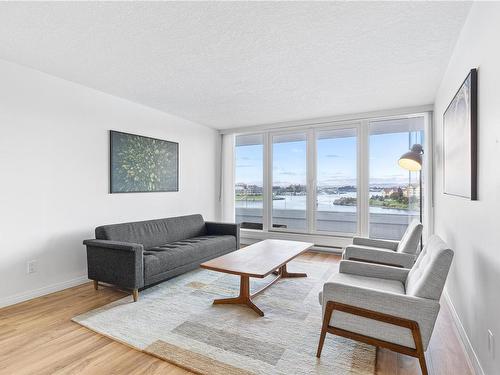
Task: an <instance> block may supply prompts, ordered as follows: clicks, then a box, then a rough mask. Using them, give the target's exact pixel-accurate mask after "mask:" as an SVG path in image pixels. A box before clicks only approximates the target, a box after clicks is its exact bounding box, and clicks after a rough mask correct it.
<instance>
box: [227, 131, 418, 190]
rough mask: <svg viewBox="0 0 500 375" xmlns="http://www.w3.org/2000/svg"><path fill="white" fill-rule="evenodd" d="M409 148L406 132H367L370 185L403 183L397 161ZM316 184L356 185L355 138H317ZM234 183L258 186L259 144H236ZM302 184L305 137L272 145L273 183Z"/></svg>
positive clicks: (405, 175) (404, 177)
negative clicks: (368, 133)
mask: <svg viewBox="0 0 500 375" xmlns="http://www.w3.org/2000/svg"><path fill="white" fill-rule="evenodd" d="M408 149H409V140H408V133H390V134H380V135H371V136H370V156H369V163H370V165H369V168H370V185H377V184H379V185H404V184H407V183H408V172H407V171H405V170H404V169H402V168H401V167H400V166H399V165H398V159H399V157H400V156H401V155H402V154H403V153H405V152H407V151H408ZM317 152H318V154H317V168H318V170H317V178H318V186H319V187H322V186H344V185H356V163H357V161H356V138H355V137H344V138H329V139H318V140H317ZM235 154H236V155H235V159H236V175H235V181H236V183H240V182H244V183H247V184H254V185H260V186H262V184H263V183H262V179H263V178H262V173H263V172H262V165H263V158H262V155H263V146H262V145H251V146H238V147H236V153H235ZM291 184H303V185H305V184H306V141H305V140H304V141H295V142H287V143H275V144H274V145H273V185H274V186H276V185H280V186H288V185H291Z"/></svg>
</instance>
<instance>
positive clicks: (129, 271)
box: [83, 240, 144, 289]
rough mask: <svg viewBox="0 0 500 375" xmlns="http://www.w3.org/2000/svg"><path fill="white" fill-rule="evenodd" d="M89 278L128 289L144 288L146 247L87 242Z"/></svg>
mask: <svg viewBox="0 0 500 375" xmlns="http://www.w3.org/2000/svg"><path fill="white" fill-rule="evenodd" d="M83 243H84V245H86V246H87V269H88V278H89V279H92V280H97V281H102V282H105V283H109V284H113V285H117V286H119V287H122V288H126V289H139V288H142V287H143V286H144V259H143V252H144V247H143V245H141V244H137V243H129V242H119V241H107V240H85V241H83Z"/></svg>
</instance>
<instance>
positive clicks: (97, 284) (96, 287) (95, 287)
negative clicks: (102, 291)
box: [94, 280, 99, 290]
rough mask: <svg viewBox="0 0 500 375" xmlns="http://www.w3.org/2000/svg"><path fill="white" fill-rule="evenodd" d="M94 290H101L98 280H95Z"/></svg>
mask: <svg viewBox="0 0 500 375" xmlns="http://www.w3.org/2000/svg"><path fill="white" fill-rule="evenodd" d="M94 289H95V290H97V289H99V283H98V281H97V280H94Z"/></svg>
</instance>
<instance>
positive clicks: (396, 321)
mask: <svg viewBox="0 0 500 375" xmlns="http://www.w3.org/2000/svg"><path fill="white" fill-rule="evenodd" d="M334 310H338V311H342V312H345V313H348V314H353V315H358V316H362V317H364V318H368V319H373V320H377V321H379V322H385V323H389V324H393V325H396V326H399V327H404V328H408V329H409V330H410V331H411V333H412V335H413V340H414V342H415V349H413V348H410V347H407V346H402V345H398V344H394V343H391V342H388V341H384V340H380V339H376V338H373V337H370V336H365V335H361V334H359V333H355V332H350V331H346V330H344V329H341V328H336V327H332V326H330V325H329V324H330V320H331V317H332V314H333V311H334ZM327 332H328V333H332V334H334V335H337V336H342V337H347V338H348V339H351V340H356V341H361V342H364V343H366V344H369V345H373V346H376V347H382V348H386V349H389V350H392V351H395V352H398V353H402V354H406V355H409V356H412V357H415V358H418V361H419V363H420V368H421V370H422V375H428V374H429V373H428V371H427V364H426V362H425V353H424V346H423V343H422V335H421V333H420V327H419V325H418V323H417V322H416V321H413V320H408V319H403V318H399V317H397V316H393V315H388V314H383V313H380V312H377V311H371V310H366V309H363V308H360V307H356V306H350V305H345V304H342V303H338V302H334V301H328V302H327V304H326V307H325V316H324V318H323V326H322V328H321V335H320V338H319V344H318V351H317V353H316V357H318V358H319V357H320V356H321V350H322V349H323V344H324V342H325V336H326V333H327Z"/></svg>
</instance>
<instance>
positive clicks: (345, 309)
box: [317, 236, 453, 374]
mask: <svg viewBox="0 0 500 375" xmlns="http://www.w3.org/2000/svg"><path fill="white" fill-rule="evenodd" d="M452 259H453V251H452V250H451V249H449V248H448V247H447V245H446V244H445V243H444V242H443V241H442V240H441V239H440V238H439V237H438V236H432V237H431V238H430V240H429V242H428V244H427V245H426V246H425V248H424V249H423V250H422V253H421V254H420V256H419V257H418V259H417V262H416V263H415V265H414V266H413V268H412V269H411V270H409V269H404V268H396V267H390V266H385V265H379V264H370V263H362V262H353V261H346V260H343V261H341V262H340V270H339V273H338V274H335V275H334V276H333V277H332V278H331V279H330V280H329V281H328V282H326V283H325V285H324V286H323V291H322V292H320V295H319V299H320V303H321V304H322V305H323V327H322V329H321V335H320V340H319V345H318V352H317V357H318V358H319V357H320V356H321V350H322V348H323V344H324V341H325V337H326V333H327V332H329V333H332V334H335V335H339V336H343V337H347V338H350V339H354V340H357V341H361V342H365V343H367V344H370V345H375V346H380V347H385V348H388V349H390V350H393V351H397V352H399V353H403V354H406V355H410V356H413V357H417V358H418V359H419V362H420V367H421V369H422V373H423V374H427V366H426V363H425V356H424V352H425V351H426V350H427V346H428V344H429V340H430V338H431V335H432V331H433V329H434V324H435V322H436V318H437V316H438V312H439V308H440V305H439V299H440V297H441V293H442V291H443V288H444V284H445V282H446V277H447V275H448V271H449V269H450V266H451V262H452Z"/></svg>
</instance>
